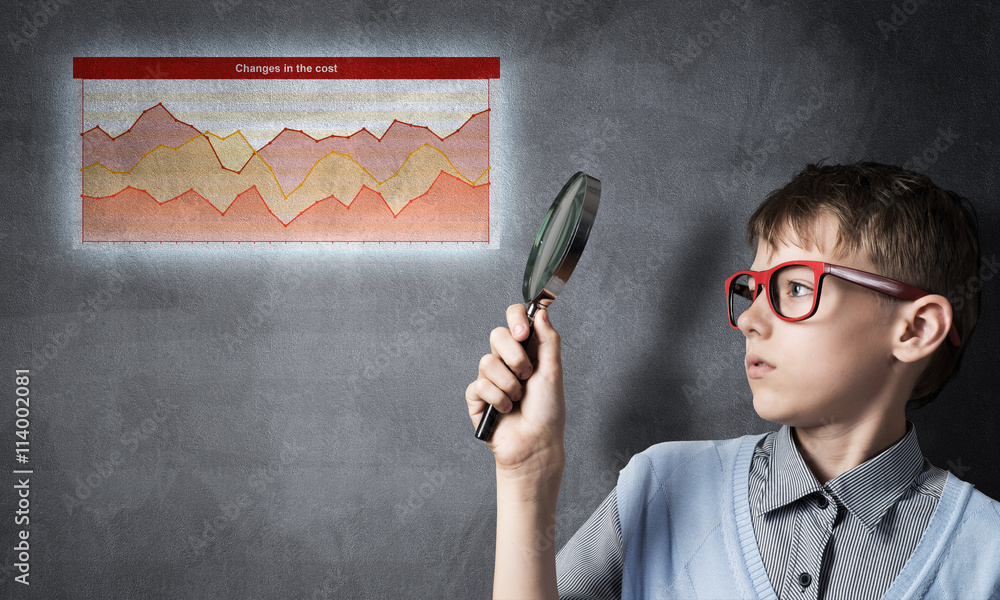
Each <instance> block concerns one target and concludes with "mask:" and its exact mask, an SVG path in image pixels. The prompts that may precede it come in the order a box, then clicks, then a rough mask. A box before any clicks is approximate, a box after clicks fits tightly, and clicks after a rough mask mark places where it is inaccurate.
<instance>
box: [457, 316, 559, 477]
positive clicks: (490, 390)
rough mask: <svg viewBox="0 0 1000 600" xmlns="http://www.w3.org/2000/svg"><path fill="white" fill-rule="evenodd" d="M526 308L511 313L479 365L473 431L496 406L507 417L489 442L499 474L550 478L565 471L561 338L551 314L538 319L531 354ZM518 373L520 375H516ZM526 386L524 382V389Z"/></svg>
mask: <svg viewBox="0 0 1000 600" xmlns="http://www.w3.org/2000/svg"><path fill="white" fill-rule="evenodd" d="M525 313H526V311H525V307H524V305H522V304H513V305H511V306H510V307H508V308H507V326H508V328H503V327H497V328H496V329H494V330H493V331H492V332H491V334H490V348H491V349H492V353H491V354H487V355H485V356H483V358H482V359H481V360H480V361H479V377H478V378H477V379H476V380H475V381H473V382H472V383H470V384H469V387H468V388H466V390H465V400H466V403H467V404H468V405H469V417H470V418H471V419H472V424H473V426H474V427H478V425H479V421H480V420H481V419H482V417H483V414H484V413H485V412H486V408H487V404H492V405H493V406H495V407H496V408H497V409H498V410H499V411H500V412H501V413H503V417H502V418H500V420H499V422H498V423H497V426H496V429H495V430H494V432H493V437H492V438H491V439H490V441H489V442H487V445H488V446H489V447H490V450H492V451H493V456H494V458H495V459H496V464H497V475H498V476H501V475H502V476H510V477H517V478H521V477H531V478H539V477H540V478H546V477H549V476H551V474H552V473H553V471H554V470H558V471H560V472H561V470H562V461H563V431H564V430H565V427H566V402H565V399H564V396H563V381H562V359H561V357H560V351H559V333H558V332H556V330H555V328H553V327H552V324H551V323H550V322H549V314H548V311H547V310H545V309H539V310H538V312H537V313H536V314H535V320H534V327H535V335H534V338H533V339H532V340H531V342H530V343H529V344H528V351H527V352H525V350H524V348H522V347H521V342H522V341H524V339H525V338H527V337H528V317H527V315H526V314H525ZM515 373H516V375H515ZM521 381H524V383H523V384H522V383H521Z"/></svg>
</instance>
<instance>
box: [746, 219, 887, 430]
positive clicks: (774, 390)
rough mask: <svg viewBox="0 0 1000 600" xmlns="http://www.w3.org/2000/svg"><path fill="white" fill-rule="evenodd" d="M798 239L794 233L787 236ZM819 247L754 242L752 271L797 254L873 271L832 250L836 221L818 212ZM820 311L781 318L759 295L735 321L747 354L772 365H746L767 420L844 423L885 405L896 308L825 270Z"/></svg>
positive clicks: (809, 424)
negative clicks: (794, 319) (801, 317)
mask: <svg viewBox="0 0 1000 600" xmlns="http://www.w3.org/2000/svg"><path fill="white" fill-rule="evenodd" d="M789 237H790V238H792V239H795V236H794V235H791V236H789ZM811 237H812V241H813V242H814V243H815V244H817V247H810V248H809V249H806V248H801V247H799V246H797V245H794V244H792V245H788V244H779V245H778V246H777V247H774V248H771V247H769V246H767V245H766V244H764V243H763V242H761V243H758V245H757V255H756V257H755V259H754V262H753V266H751V267H750V269H751V270H754V271H763V270H766V269H768V268H769V267H772V266H774V265H777V264H780V263H783V262H787V261H792V260H816V261H823V262H828V263H833V264H838V265H843V266H847V267H854V268H857V269H862V270H865V271H870V272H875V268H874V266H873V265H872V264H871V263H870V262H868V261H867V260H865V259H862V258H860V257H857V256H851V255H840V254H834V253H833V251H832V249H833V246H834V243H835V242H836V239H837V224H836V221H835V220H834V219H833V218H832V217H826V216H824V217H820V218H818V219H817V221H816V225H815V227H814V228H813V232H812V236H811ZM822 285H823V291H822V294H821V295H820V303H819V307H818V308H817V310H816V313H815V314H814V315H813V316H811V317H809V318H808V319H806V320H804V321H798V322H787V321H782V320H781V319H779V318H778V317H777V316H776V315H775V314H774V313H773V312H771V309H770V307H769V306H768V304H767V298H766V297H765V294H760V295H758V297H757V299H756V300H755V301H754V302H753V304H752V305H751V306H750V308H749V309H748V310H747V311H746V312H745V313H743V314H742V315H741V316H740V317H739V320H738V321H737V324H738V325H739V328H740V331H742V332H743V335H745V336H746V356H747V357H750V355H751V354H753V355H757V356H758V357H759V358H760V359H761V360H763V361H765V362H766V363H767V364H769V365H770V366H771V367H773V369H768V368H766V367H765V368H760V367H757V368H753V369H750V368H749V367H750V366H752V365H750V366H746V367H745V368H746V369H747V377H748V379H749V381H750V389H751V390H752V391H753V405H754V409H755V410H756V411H757V414H758V415H760V417H761V418H763V419H766V420H768V421H774V422H777V423H782V424H785V425H789V426H793V427H819V426H823V425H830V424H838V423H839V424H842V425H847V424H849V422H855V421H858V420H859V419H864V418H865V417H866V416H872V417H875V416H876V415H878V414H881V413H882V411H884V410H885V407H886V406H888V404H886V402H888V401H890V400H891V396H892V394H893V393H895V392H896V390H893V389H890V378H889V377H888V375H889V374H890V370H891V367H892V364H893V362H894V360H895V359H894V358H893V356H892V349H891V344H890V340H891V337H892V335H891V330H892V326H893V324H894V322H895V320H894V319H893V316H894V311H892V309H891V307H883V306H880V305H877V304H876V302H875V298H873V294H876V293H877V292H874V291H871V290H867V289H865V288H863V287H861V286H858V285H855V284H852V283H850V282H847V281H844V280H841V279H838V278H836V277H825V278H824V279H823V284H822Z"/></svg>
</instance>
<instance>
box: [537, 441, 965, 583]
mask: <svg viewBox="0 0 1000 600" xmlns="http://www.w3.org/2000/svg"><path fill="white" fill-rule="evenodd" d="M772 467H773V468H772ZM748 476H749V502H750V507H751V520H752V523H753V530H754V535H755V537H756V538H757V545H758V547H759V549H760V555H761V559H762V560H763V562H764V568H765V570H766V571H767V576H768V579H770V581H771V586H772V587H773V588H774V591H775V593H776V594H777V596H778V598H780V599H782V600H789V599H795V600H799V599H802V600H809V599H819V598H824V599H838V598H850V599H852V600H853V599H858V600H864V599H869V598H870V599H875V598H880V597H881V596H882V595H883V594H884V593H885V591H886V590H888V589H889V586H890V585H891V584H892V581H893V579H895V577H896V575H898V574H899V572H900V571H901V570H902V568H903V564H904V563H905V562H906V560H907V559H908V558H909V556H910V554H911V553H912V552H913V550H914V548H916V545H917V542H918V541H919V540H920V537H921V535H922V534H923V532H924V530H925V529H926V527H927V524H928V522H929V521H930V518H931V515H932V514H933V512H934V509H935V508H936V507H937V504H938V500H939V499H940V497H941V492H942V490H943V487H944V482H945V479H946V478H947V472H946V471H944V470H942V469H939V468H937V467H935V466H933V465H931V464H930V462H928V461H927V460H926V459H925V458H924V457H923V454H922V453H921V451H920V445H919V444H918V442H917V434H916V429H915V428H914V427H913V424H912V423H911V422H909V421H907V432H906V434H905V435H904V436H903V438H902V439H901V440H899V441H898V442H896V444H894V445H893V446H892V447H890V448H888V449H886V450H885V451H883V452H881V453H880V454H879V455H878V456H876V457H874V458H872V459H870V460H868V461H866V462H864V463H863V464H861V465H859V466H857V467H855V468H853V469H851V470H849V471H846V472H844V473H841V474H840V475H838V476H837V477H834V478H833V479H831V480H830V481H828V482H826V484H824V485H820V483H819V482H818V481H817V480H816V477H815V476H814V475H813V474H812V471H810V470H809V468H808V467H807V466H806V464H805V461H804V460H803V459H802V456H801V454H799V451H798V448H797V447H796V445H795V442H794V441H793V439H792V432H791V429H790V428H789V427H787V426H782V428H781V429H779V430H778V431H776V432H772V433H770V434H768V435H767V436H765V437H764V438H763V439H762V440H761V441H760V443H758V445H757V447H756V448H755V449H754V454H753V458H752V460H751V464H750V472H749V473H748ZM623 564H624V558H623V555H622V537H621V525H620V523H619V520H618V505H617V499H616V494H615V490H612V491H611V493H610V494H609V495H608V496H607V498H605V500H604V502H603V503H601V506H600V507H598V509H597V510H596V511H595V512H594V514H593V515H591V517H590V519H588V520H587V522H586V523H584V525H583V526H582V527H581V531H580V532H579V534H578V535H576V536H574V537H573V539H571V540H570V542H569V543H567V545H566V546H564V547H563V548H562V549H561V550H560V551H559V554H558V556H557V557H556V570H557V577H558V586H559V597H560V598H561V599H562V600H583V599H595V600H596V599H606V598H620V597H621V582H622V567H623Z"/></svg>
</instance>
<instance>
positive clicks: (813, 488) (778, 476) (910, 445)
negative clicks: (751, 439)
mask: <svg viewBox="0 0 1000 600" xmlns="http://www.w3.org/2000/svg"><path fill="white" fill-rule="evenodd" d="M906 427H907V430H906V434H905V435H904V436H903V438H902V439H901V440H899V441H898V442H896V443H895V444H893V445H892V446H891V447H889V448H887V449H886V450H883V451H882V452H881V453H879V454H878V455H877V456H875V457H873V458H871V459H869V460H867V461H865V462H864V463H862V464H860V465H858V466H857V467H855V468H853V469H851V470H849V471H845V472H843V473H841V474H840V475H837V476H836V477H834V478H833V479H831V480H830V481H828V482H826V485H825V486H821V485H820V484H819V482H818V481H817V480H816V477H815V476H814V475H813V474H812V471H810V470H809V467H807V466H806V463H805V460H803V458H802V455H801V454H800V453H799V449H798V447H797V446H796V445H795V441H794V440H793V439H792V432H791V428H790V427H788V426H787V425H783V426H782V427H781V429H780V430H778V432H777V433H776V434H775V440H774V444H773V450H772V453H771V459H770V468H769V469H768V473H767V478H766V481H765V484H764V493H763V494H762V496H761V502H760V505H759V507H758V514H763V513H767V512H770V511H772V510H774V509H776V508H780V507H782V506H785V505H786V504H789V503H791V502H794V501H796V500H798V499H800V498H802V497H803V496H807V495H809V494H811V493H813V492H818V491H822V490H823V489H824V488H826V490H827V491H828V493H829V494H830V495H831V496H833V497H834V498H835V499H836V500H837V501H838V502H839V503H840V504H842V505H843V506H844V507H845V508H846V509H847V510H849V511H850V512H851V513H852V514H853V515H854V516H855V517H857V518H858V519H859V520H860V521H861V522H862V523H863V524H864V525H865V527H866V528H867V529H868V530H869V531H871V530H872V529H874V528H875V527H876V526H877V525H878V524H879V521H881V520H882V517H884V516H885V514H886V512H888V511H889V509H890V508H891V507H892V506H893V505H894V504H896V502H897V501H899V499H900V498H901V497H902V496H903V494H904V493H905V492H906V490H907V488H908V487H909V486H910V485H911V484H912V483H913V482H914V480H915V479H916V477H917V475H919V474H920V472H921V471H922V470H923V463H924V457H923V454H922V453H921V451H920V444H919V443H918V442H917V431H916V428H915V427H914V426H913V423H911V422H910V421H907V422H906Z"/></svg>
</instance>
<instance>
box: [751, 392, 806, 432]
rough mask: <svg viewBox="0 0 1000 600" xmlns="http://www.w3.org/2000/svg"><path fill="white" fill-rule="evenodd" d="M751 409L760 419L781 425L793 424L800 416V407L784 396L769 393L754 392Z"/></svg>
mask: <svg viewBox="0 0 1000 600" xmlns="http://www.w3.org/2000/svg"><path fill="white" fill-rule="evenodd" d="M753 409H754V411H756V413H757V416H758V417H760V418H761V419H764V420H765V421H771V422H773V423H780V424H782V425H790V426H793V425H794V424H795V423H796V422H797V421H799V420H801V418H802V413H801V407H798V406H795V405H794V403H793V402H792V401H790V400H788V399H786V398H778V397H775V396H774V395H773V394H769V393H760V392H755V393H754V395H753ZM797 409H799V410H797Z"/></svg>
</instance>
